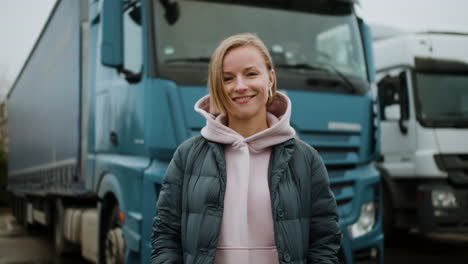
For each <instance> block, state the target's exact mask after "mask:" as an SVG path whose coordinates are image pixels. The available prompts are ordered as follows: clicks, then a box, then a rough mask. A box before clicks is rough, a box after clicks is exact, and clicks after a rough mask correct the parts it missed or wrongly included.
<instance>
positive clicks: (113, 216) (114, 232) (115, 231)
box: [102, 205, 125, 264]
mask: <svg viewBox="0 0 468 264" xmlns="http://www.w3.org/2000/svg"><path fill="white" fill-rule="evenodd" d="M119 212H120V210H119V207H118V206H117V205H115V206H114V207H113V208H112V209H111V211H110V212H109V214H108V218H107V219H106V220H107V221H106V220H105V221H106V222H105V223H106V226H105V231H104V238H105V241H104V254H103V258H104V261H102V263H105V264H124V262H125V240H124V237H123V230H122V225H121V223H120V221H119Z"/></svg>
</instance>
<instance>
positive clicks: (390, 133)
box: [374, 32, 468, 234]
mask: <svg viewBox="0 0 468 264" xmlns="http://www.w3.org/2000/svg"><path fill="white" fill-rule="evenodd" d="M467 45H468V35H467V34H463V33H450V32H420V33H405V34H398V35H396V36H390V37H387V38H382V39H378V40H375V41H374V53H375V63H376V69H377V77H376V86H375V94H376V95H377V96H378V101H379V112H380V117H381V133H382V159H381V161H380V162H379V163H378V165H379V168H380V169H381V172H382V176H383V183H384V194H385V197H384V210H385V211H384V222H385V223H384V226H385V227H386V232H387V231H389V232H388V234H391V232H392V231H390V230H392V229H394V228H402V229H410V228H414V229H416V230H419V231H420V232H423V233H459V232H466V231H468V220H467V219H468V214H467V212H466V210H465V208H466V205H467V203H466V195H467V191H468V189H467V186H468V185H467V184H468V170H467V169H468V141H467V140H466V138H467V137H468V89H467V85H468V55H467V53H466V52H465V51H464V50H465V49H466V47H467Z"/></svg>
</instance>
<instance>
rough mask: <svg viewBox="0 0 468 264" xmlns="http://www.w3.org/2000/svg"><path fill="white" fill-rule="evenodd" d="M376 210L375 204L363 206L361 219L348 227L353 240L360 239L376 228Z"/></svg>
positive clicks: (370, 203) (369, 203)
mask: <svg viewBox="0 0 468 264" xmlns="http://www.w3.org/2000/svg"><path fill="white" fill-rule="evenodd" d="M376 209H377V208H376V205H375V203H374V202H368V203H365V204H363V205H362V206H361V215H360V216H359V219H358V220H357V221H356V223H354V224H352V225H350V226H349V227H348V233H349V236H350V237H351V238H356V237H360V236H362V235H364V234H366V233H368V232H369V231H371V230H372V228H374V225H375V216H376Z"/></svg>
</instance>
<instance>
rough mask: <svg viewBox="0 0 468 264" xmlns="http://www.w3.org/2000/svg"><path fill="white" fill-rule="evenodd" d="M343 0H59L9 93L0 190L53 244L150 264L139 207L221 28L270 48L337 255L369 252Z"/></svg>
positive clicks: (375, 245) (356, 90)
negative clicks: (311, 150)
mask: <svg viewBox="0 0 468 264" xmlns="http://www.w3.org/2000/svg"><path fill="white" fill-rule="evenodd" d="M355 2H357V1H355V0H330V1H299V0H295V1H286V0H261V1H260V0H258V1H257V0H255V1H253V0H249V1H247V0H237V1H227V0H213V1H201V0H198V1H195V0H192V1H188V0H187V1H185V0H175V1H174V0H89V1H61V0H58V1H57V2H56V4H55V6H54V8H53V10H52V12H51V14H50V16H49V18H48V21H47V22H46V25H45V27H44V29H43V31H42V32H41V34H40V37H39V38H38V40H37V42H36V44H35V46H34V47H33V49H32V52H31V53H30V55H29V57H28V59H27V61H26V63H25V65H24V67H23V68H22V70H21V72H20V74H19V76H18V78H17V79H16V81H15V83H14V85H13V87H12V89H11V90H10V92H9V94H8V113H9V156H8V158H9V160H8V192H9V198H10V199H9V201H10V204H11V208H12V211H13V213H14V215H15V217H16V219H17V221H18V222H20V223H22V224H24V225H26V226H30V225H36V224H39V225H44V226H47V227H49V228H50V230H51V233H52V234H53V236H52V237H53V239H54V245H55V251H56V253H57V254H62V253H64V252H68V251H79V252H80V253H81V255H82V256H83V257H84V258H86V259H88V260H89V261H91V262H96V263H149V261H150V253H151V233H152V219H153V217H154V216H155V214H156V213H157V208H156V200H157V197H158V193H159V191H160V188H161V182H162V180H163V177H164V174H165V170H166V167H167V165H168V163H169V161H170V159H171V157H172V155H173V153H174V151H175V149H176V148H177V146H178V145H179V144H180V143H181V142H183V141H184V140H186V139H188V138H189V137H191V136H195V135H199V134H200V130H201V128H202V127H203V126H204V120H203V118H202V117H201V116H198V114H196V113H195V111H194V110H193V105H194V103H195V102H196V100H197V99H199V98H200V97H202V96H203V95H205V94H206V93H207V87H206V80H207V68H208V67H207V66H208V61H209V58H210V55H211V53H212V51H213V50H214V48H215V47H216V45H217V44H218V43H219V42H220V41H221V40H222V39H224V38H225V37H227V36H229V35H232V34H236V33H243V32H254V33H256V34H257V35H258V36H259V37H260V38H262V39H263V40H264V41H265V43H266V45H267V46H268V48H269V49H270V51H271V53H272V56H273V59H274V63H275V66H276V71H277V72H276V73H277V77H278V83H279V89H280V90H282V91H283V92H285V93H287V95H288V96H289V97H290V98H291V100H292V102H293V109H292V118H291V124H292V126H293V127H294V128H295V129H296V131H297V134H298V136H299V137H300V138H302V139H303V140H305V141H306V142H309V143H310V144H311V145H312V146H314V147H315V148H316V149H318V151H319V152H320V154H321V155H322V157H323V158H324V160H325V164H326V166H327V169H328V171H329V177H330V182H331V185H332V189H333V191H334V193H335V196H336V199H337V202H338V209H339V215H340V225H341V227H342V230H343V242H342V250H341V252H340V258H341V260H342V262H344V263H348V264H351V263H382V262H383V234H382V228H381V223H382V214H381V208H382V206H381V204H382V201H381V187H380V179H379V174H378V172H377V170H376V169H375V168H374V167H373V160H374V159H375V158H376V157H377V156H378V153H379V123H378V111H377V110H376V109H377V108H376V106H375V102H374V100H373V98H372V95H371V92H370V83H371V82H372V80H373V78H374V77H373V76H374V72H373V71H374V70H373V64H372V61H373V60H372V52H371V36H370V31H369V29H368V27H367V25H366V24H365V23H364V22H363V20H362V19H361V18H359V17H358V16H357V15H356V13H355V9H354V5H355V4H356V3H355Z"/></svg>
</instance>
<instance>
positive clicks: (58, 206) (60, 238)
mask: <svg viewBox="0 0 468 264" xmlns="http://www.w3.org/2000/svg"><path fill="white" fill-rule="evenodd" d="M64 216H65V209H64V207H63V202H62V200H61V199H57V200H56V201H55V210H54V221H53V225H54V226H53V238H54V250H55V254H56V255H57V256H62V255H64V254H66V253H69V252H72V251H73V250H74V247H73V244H71V243H70V242H68V241H67V240H66V239H65V233H64V231H63V229H64V228H63V227H64V219H65V217H64Z"/></svg>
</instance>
